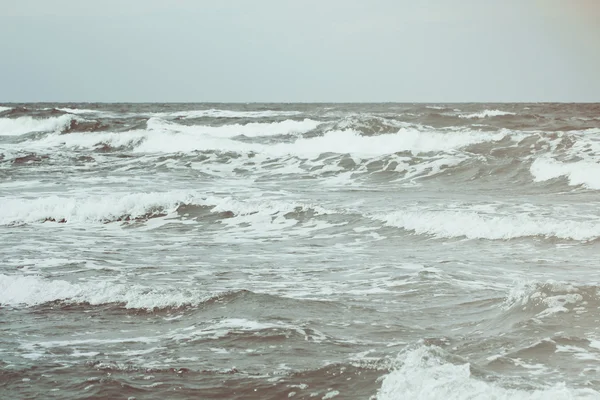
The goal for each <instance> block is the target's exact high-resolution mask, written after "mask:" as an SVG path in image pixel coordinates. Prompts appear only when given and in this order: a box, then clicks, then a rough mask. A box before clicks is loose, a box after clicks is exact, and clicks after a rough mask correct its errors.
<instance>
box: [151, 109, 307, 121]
mask: <svg viewBox="0 0 600 400" xmlns="http://www.w3.org/2000/svg"><path fill="white" fill-rule="evenodd" d="M299 114H302V113H301V112H300V111H276V110H265V111H232V110H217V109H210V110H193V111H177V112H173V113H161V114H159V115H167V116H171V117H179V118H190V119H191V118H203V117H212V118H268V117H280V116H294V115H299Z"/></svg>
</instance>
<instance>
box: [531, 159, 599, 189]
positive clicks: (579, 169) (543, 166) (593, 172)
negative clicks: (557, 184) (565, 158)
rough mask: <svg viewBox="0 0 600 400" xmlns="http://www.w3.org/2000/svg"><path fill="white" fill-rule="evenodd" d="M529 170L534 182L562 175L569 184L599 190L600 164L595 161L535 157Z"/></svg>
mask: <svg viewBox="0 0 600 400" xmlns="http://www.w3.org/2000/svg"><path fill="white" fill-rule="evenodd" d="M530 171H531V174H532V175H533V177H534V181H536V182H544V181H548V180H551V179H556V178H560V177H564V178H566V179H567V180H568V182H569V185H572V186H583V187H584V188H587V189H593V190H600V164H598V162H596V161H592V160H583V161H574V162H562V161H557V160H555V159H553V158H537V159H536V160H534V162H533V163H532V164H531V167H530Z"/></svg>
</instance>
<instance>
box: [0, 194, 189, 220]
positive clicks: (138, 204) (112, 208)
mask: <svg viewBox="0 0 600 400" xmlns="http://www.w3.org/2000/svg"><path fill="white" fill-rule="evenodd" d="M193 199H194V197H193V196H192V195H191V194H189V193H185V192H181V191H172V192H163V193H129V194H121V195H118V194H114V195H107V196H88V197H59V196H49V197H38V198H35V199H28V200H26V199H20V198H14V199H4V200H3V203H2V207H1V208H0V224H14V223H35V222H43V221H44V220H46V219H54V220H56V221H60V220H65V221H67V222H68V223H76V222H79V223H81V222H106V221H114V220H117V219H119V218H121V217H124V216H129V217H131V218H137V217H143V216H148V215H152V214H158V213H170V212H173V211H175V209H176V208H177V207H178V205H180V204H182V203H189V202H193V201H194V200H193Z"/></svg>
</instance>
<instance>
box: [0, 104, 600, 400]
mask: <svg viewBox="0 0 600 400" xmlns="http://www.w3.org/2000/svg"><path fill="white" fill-rule="evenodd" d="M599 162H600V105H593V104H587V105H577V104H573V105H566V104H450V105H444V104H437V105H432V104H430V105H418V104H380V105H377V104H369V105H365V104H356V105H348V104H344V105H342V104H319V105H308V104H251V105H243V104H237V105H228V104H166V105H160V104H149V105H142V104H136V105H131V104H111V105H107V104H21V105H15V104H4V105H2V107H0V237H1V238H2V240H1V244H0V261H1V263H0V393H3V395H2V397H6V398H39V397H40V396H43V397H44V398H60V399H78V398H129V397H136V398H144V399H146V398H148V399H151V398H153V399H166V398H168V399H185V398H192V397H196V398H203V399H223V398H228V399H249V398H256V399H283V398H294V399H305V398H318V399H332V398H339V399H379V400H387V399H463V398H469V399H488V398H492V397H494V396H495V398H498V399H503V398H506V399H579V398H582V399H599V398H600V371H599V370H600V330H599V326H600V283H599V282H600V268H599V266H598V254H599V250H600V202H599V197H598V196H599V192H598V191H599V190H600V164H599Z"/></svg>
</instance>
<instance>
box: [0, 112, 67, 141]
mask: <svg viewBox="0 0 600 400" xmlns="http://www.w3.org/2000/svg"><path fill="white" fill-rule="evenodd" d="M76 120H77V119H76V117H74V116H71V115H61V116H60V117H50V118H33V117H19V118H0V136H2V135H5V136H15V135H24V134H26V133H31V132H61V131H63V130H65V129H67V128H68V127H69V126H70V125H71V122H73V121H76Z"/></svg>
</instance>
